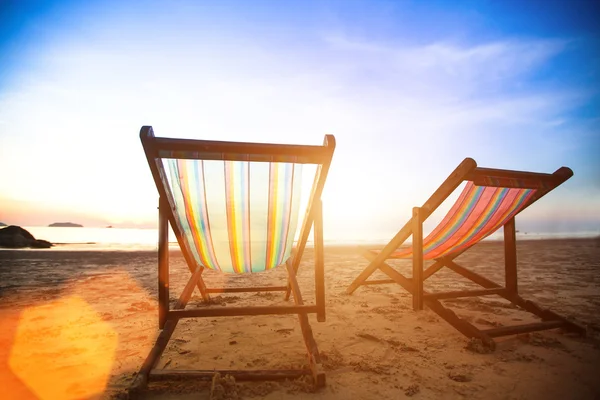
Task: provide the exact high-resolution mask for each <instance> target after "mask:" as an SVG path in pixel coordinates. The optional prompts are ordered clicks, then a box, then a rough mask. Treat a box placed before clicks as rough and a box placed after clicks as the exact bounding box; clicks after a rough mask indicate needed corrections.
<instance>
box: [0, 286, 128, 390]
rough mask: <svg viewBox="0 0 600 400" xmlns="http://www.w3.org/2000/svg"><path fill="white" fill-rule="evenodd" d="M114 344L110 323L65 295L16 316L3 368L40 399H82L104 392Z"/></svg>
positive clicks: (113, 334) (114, 333)
mask: <svg viewBox="0 0 600 400" xmlns="http://www.w3.org/2000/svg"><path fill="white" fill-rule="evenodd" d="M117 344H118V335H117V333H116V332H115V330H114V329H113V328H112V327H111V326H110V324H108V323H106V322H104V321H103V320H102V318H101V317H100V315H98V313H97V312H96V311H94V309H93V308H92V307H91V306H90V305H89V304H88V303H87V302H86V301H85V300H83V299H82V298H81V297H79V296H70V297H67V298H63V299H60V300H57V301H55V302H52V303H48V304H45V305H39V306H34V307H30V308H28V309H26V310H25V311H23V312H22V314H21V318H20V321H19V325H18V327H17V331H16V335H15V339H14V344H13V346H12V349H11V353H10V356H9V366H10V369H11V370H12V372H13V373H14V374H15V375H16V376H17V377H18V378H19V379H20V380H21V381H22V382H23V383H25V385H26V386H27V387H28V388H29V389H30V390H31V391H32V392H33V393H35V395H36V396H37V397H38V398H40V399H81V398H87V397H90V396H92V395H95V394H98V393H102V392H103V391H104V389H105V388H106V384H107V381H108V378H109V376H110V371H111V368H112V364H113V362H114V354H115V350H116V348H117ZM7 389H8V390H9V393H10V389H11V388H10V387H9V388H7ZM9 398H10V395H9Z"/></svg>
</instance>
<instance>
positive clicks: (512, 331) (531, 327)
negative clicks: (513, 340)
mask: <svg viewBox="0 0 600 400" xmlns="http://www.w3.org/2000/svg"><path fill="white" fill-rule="evenodd" d="M565 325H567V323H566V322H565V321H559V320H554V321H542V322H535V323H531V324H523V325H513V326H501V327H498V328H491V329H485V330H483V331H482V332H483V333H484V334H486V335H488V336H490V337H493V338H494V337H501V336H508V335H518V334H522V333H528V332H536V331H543V330H547V329H555V328H562V327H563V326H565Z"/></svg>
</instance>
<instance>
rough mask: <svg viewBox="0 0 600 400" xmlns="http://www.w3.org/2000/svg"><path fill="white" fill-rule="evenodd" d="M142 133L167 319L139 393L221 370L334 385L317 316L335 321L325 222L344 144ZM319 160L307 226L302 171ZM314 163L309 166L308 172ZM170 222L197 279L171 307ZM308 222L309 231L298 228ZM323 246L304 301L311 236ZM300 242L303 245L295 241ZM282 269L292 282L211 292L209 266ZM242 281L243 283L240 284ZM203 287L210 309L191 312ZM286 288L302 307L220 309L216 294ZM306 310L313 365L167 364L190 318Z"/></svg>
mask: <svg viewBox="0 0 600 400" xmlns="http://www.w3.org/2000/svg"><path fill="white" fill-rule="evenodd" d="M140 138H141V141H142V145H143V148H144V152H145V153H146V158H147V160H148V164H149V166H150V171H151V172H152V177H153V178H154V182H155V184H156V188H157V189H158V194H159V225H158V226H159V238H158V305H159V309H158V322H159V329H160V333H159V336H158V338H157V340H156V343H155V344H154V347H153V348H152V350H151V351H150V354H149V355H148V357H147V359H146V360H145V362H144V364H143V365H142V367H141V369H140V371H139V373H138V374H137V376H136V378H135V379H134V382H133V384H132V386H131V388H130V389H132V390H133V391H134V392H135V391H137V390H139V389H143V388H145V387H146V386H147V384H148V382H149V381H151V380H152V379H160V380H164V379H167V380H168V379H172V378H181V377H192V378H195V379H212V378H213V376H214V375H215V373H216V372H219V373H221V375H223V376H224V375H227V374H229V375H231V376H233V377H235V378H236V379H237V380H272V379H285V378H296V377H300V376H303V375H309V376H312V377H313V379H314V384H315V386H316V387H321V386H324V385H325V374H324V372H323V370H322V369H321V367H320V356H319V351H318V348H317V344H316V342H315V339H314V337H313V334H312V330H311V327H310V324H309V320H308V314H309V313H315V314H316V317H317V320H318V321H319V322H322V321H325V284H324V265H323V233H322V232H323V221H322V207H321V193H322V191H323V187H324V184H325V180H326V178H327V173H328V170H329V166H330V163H331V159H332V157H333V152H334V149H335V138H334V137H333V136H332V135H326V136H325V139H324V143H323V145H322V146H306V145H279V144H262V143H239V142H221V141H205V140H188V139H174V138H161V137H155V136H154V132H153V129H152V127H151V126H144V127H142V129H141V131H140ZM305 164H313V165H315V166H316V167H314V168H313V170H314V171H315V176H314V179H313V186H312V190H311V192H310V195H309V197H308V202H307V206H306V208H305V210H304V211H305V214H304V219H303V220H302V221H300V224H298V222H299V221H298V215H299V212H300V208H301V203H302V202H301V201H300V199H301V196H300V190H301V186H302V185H301V181H302V178H301V171H302V169H303V168H302V167H303V165H305ZM305 169H306V168H305ZM169 225H170V226H171V228H172V230H173V233H174V234H175V237H176V239H177V243H178V244H179V246H180V248H181V251H182V253H183V257H184V258H185V261H186V263H187V266H188V268H189V271H190V273H191V277H190V278H189V281H188V282H187V284H186V285H185V287H184V289H183V290H182V292H181V294H180V296H179V299H178V301H177V302H176V304H174V306H173V307H170V302H169V299H170V295H169V249H168V243H169V239H168V233H169ZM298 228H299V233H298V232H297V230H298ZM311 228H312V230H313V236H314V251H315V256H314V259H315V263H314V270H315V301H314V304H307V303H305V302H304V301H303V298H302V294H301V292H300V287H299V285H298V281H297V279H296V274H297V272H298V267H299V265H300V261H301V258H302V255H303V253H304V250H305V247H306V244H307V240H308V238H309V234H310V231H311ZM296 233H298V240H297V242H296V244H295V246H294V238H295V236H296ZM277 266H284V268H286V269H287V276H288V278H287V284H285V283H284V284H283V285H281V286H262V287H240V286H236V287H219V288H214V287H213V288H209V287H207V285H206V284H205V282H204V280H203V278H202V274H203V272H205V270H212V271H218V272H220V273H224V274H251V273H261V272H264V271H268V270H271V269H273V268H275V267H277ZM237 282H239V280H238V281H237ZM196 288H198V290H199V293H200V295H201V296H202V299H203V301H205V302H208V303H209V305H207V306H205V307H196V308H189V307H188V308H186V305H187V303H188V301H189V300H190V298H191V295H192V292H193V291H194V290H195V289H196ZM276 291H280V292H282V293H284V294H285V295H284V297H285V299H286V300H288V299H289V297H290V296H292V297H293V300H294V304H289V305H272V306H264V305H263V306H257V305H249V306H247V307H241V306H240V307H238V306H225V307H224V306H220V305H217V306H210V295H211V294H212V293H239V292H276ZM270 314H280V315H281V314H297V315H298V317H299V321H300V327H301V331H302V336H303V339H304V342H305V344H306V349H307V352H308V363H307V364H308V368H305V369H299V370H250V371H248V370H221V371H217V370H204V371H180V370H165V369H160V370H159V369H157V368H156V365H157V364H158V361H159V359H160V357H161V355H162V353H163V351H164V350H165V348H166V346H167V344H168V342H169V340H170V338H171V336H172V334H173V332H174V330H175V327H176V326H177V323H178V321H179V320H180V319H182V318H198V317H230V316H251V315H270Z"/></svg>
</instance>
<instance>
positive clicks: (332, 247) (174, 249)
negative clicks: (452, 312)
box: [0, 236, 600, 254]
mask: <svg viewBox="0 0 600 400" xmlns="http://www.w3.org/2000/svg"><path fill="white" fill-rule="evenodd" d="M579 241H582V242H596V243H598V244H599V245H600V236H597V237H560V238H554V237H552V238H517V246H518V245H519V243H548V242H579ZM408 243H409V244H403V245H401V246H400V247H399V248H401V249H403V248H407V247H410V242H408ZM502 243H504V242H503V240H502V239H501V238H500V239H485V240H483V241H481V242H479V243H477V244H476V245H475V246H482V245H492V246H494V245H498V244H502ZM52 244H53V245H54V246H57V247H58V248H56V247H53V248H49V249H35V248H19V249H15V248H8V247H0V254H1V253H2V252H4V251H7V252H13V253H18V252H24V253H40V254H41V253H52V252H53V250H58V251H59V252H61V253H63V252H68V253H88V252H91V253H93V252H128V253H129V252H130V253H156V252H157V251H158V250H157V248H154V249H151V248H140V245H138V244H132V245H131V246H130V247H127V246H126V245H124V244H102V243H95V242H89V243H52ZM89 245H98V248H85V249H78V248H76V246H89ZM385 245H386V243H380V244H360V243H358V244H350V243H348V244H346V243H341V244H331V243H329V244H328V243H325V244H324V249H325V251H334V252H339V251H341V252H346V251H348V250H357V251H359V252H362V251H366V250H381V249H383V247H384V246H385ZM68 246H74V247H68ZM103 246H104V247H103ZM111 246H114V247H111ZM306 249H307V250H311V251H312V250H314V246H313V245H312V244H310V243H308V244H307V245H306ZM180 252H181V250H180V249H179V246H178V245H177V242H169V253H180Z"/></svg>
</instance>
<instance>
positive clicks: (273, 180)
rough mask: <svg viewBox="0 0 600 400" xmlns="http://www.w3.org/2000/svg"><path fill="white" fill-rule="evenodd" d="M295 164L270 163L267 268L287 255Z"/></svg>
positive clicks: (278, 263)
mask: <svg viewBox="0 0 600 400" xmlns="http://www.w3.org/2000/svg"><path fill="white" fill-rule="evenodd" d="M294 166H295V164H281V163H277V164H274V163H272V164H271V165H270V169H269V210H270V212H269V217H268V222H267V256H266V264H267V267H266V268H267V269H269V268H273V267H276V266H278V265H280V264H282V263H283V262H284V259H285V258H287V257H289V252H290V251H291V242H292V241H293V236H294V232H292V234H291V235H290V225H291V218H292V209H293V207H292V206H293V204H292V199H293V186H292V185H291V184H288V182H289V183H291V182H293V181H294V170H295V167H294Z"/></svg>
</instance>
